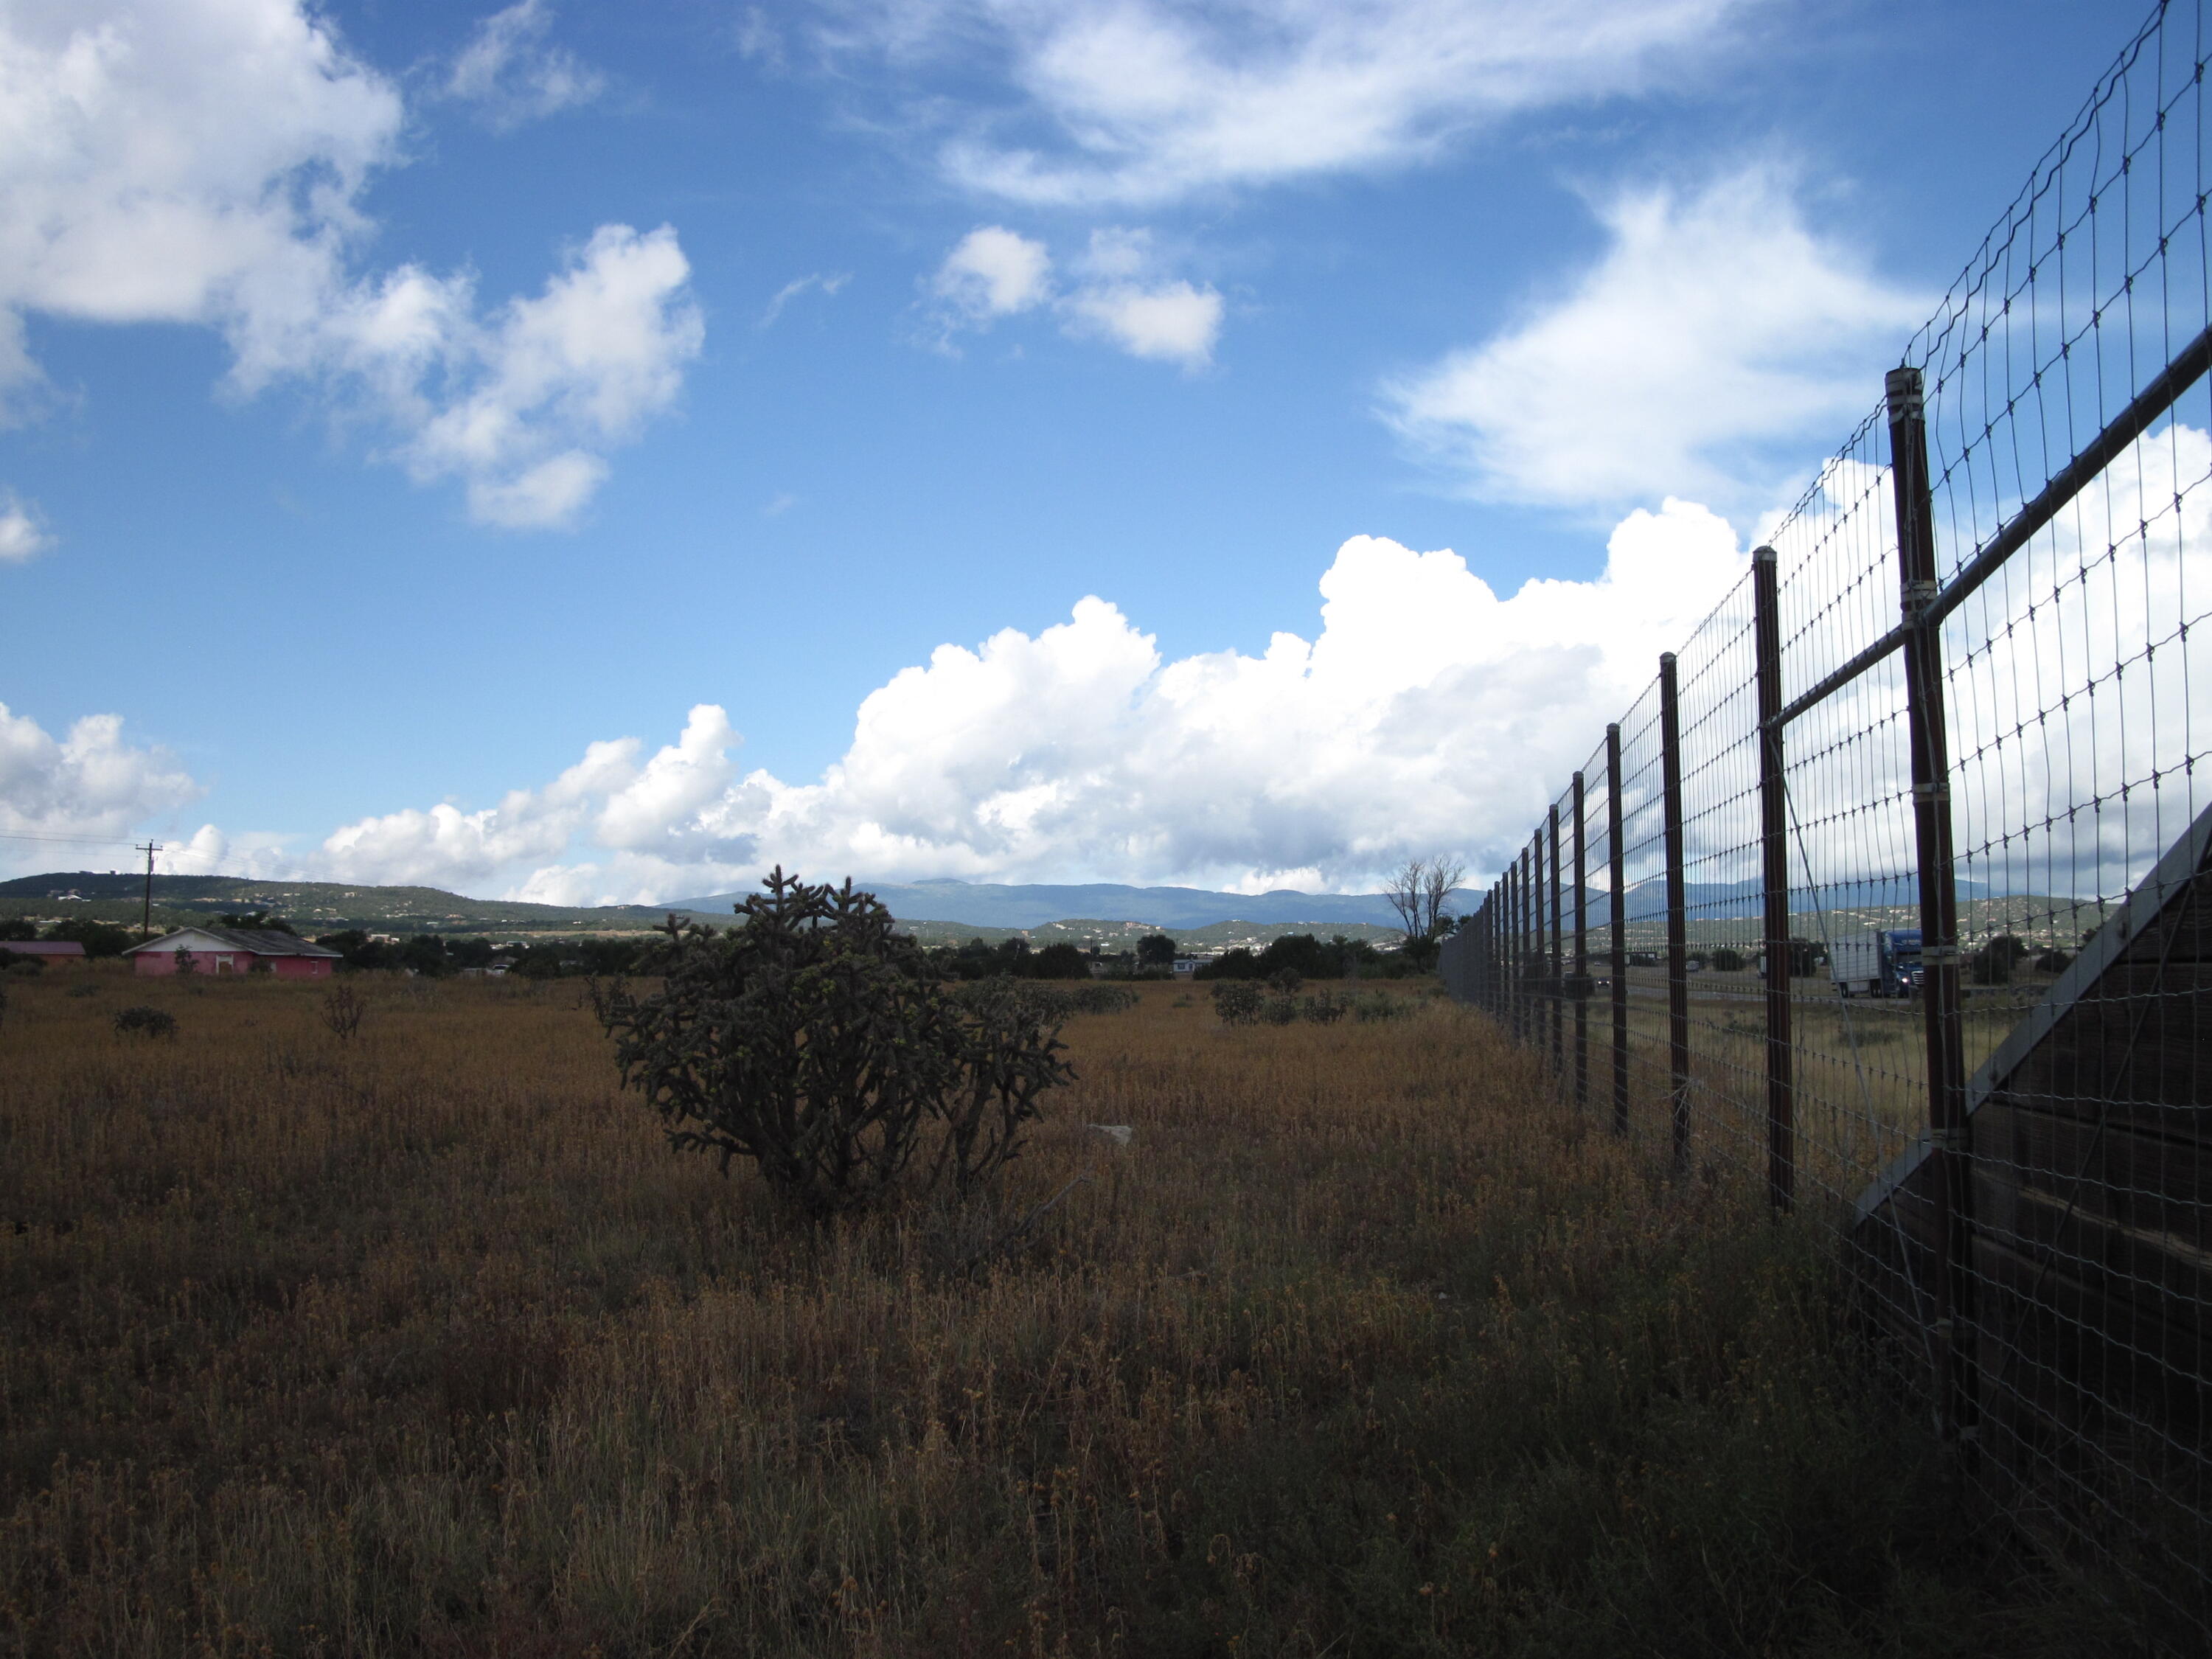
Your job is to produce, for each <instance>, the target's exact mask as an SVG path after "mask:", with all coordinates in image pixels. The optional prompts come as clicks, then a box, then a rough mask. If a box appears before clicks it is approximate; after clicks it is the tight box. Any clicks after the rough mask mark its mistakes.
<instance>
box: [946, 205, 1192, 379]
mask: <svg viewBox="0 0 2212 1659" xmlns="http://www.w3.org/2000/svg"><path fill="white" fill-rule="evenodd" d="M1157 266H1158V258H1157V256H1156V255H1155V254H1154V252H1153V250H1152V236H1151V234H1150V233H1149V232H1147V231H1145V230H1130V229H1123V228H1106V229H1101V230H1097V231H1093V232H1092V233H1091V243H1090V246H1089V247H1088V249H1087V250H1085V252H1084V253H1083V255H1082V256H1081V257H1080V258H1078V259H1077V260H1076V261H1075V262H1074V268H1075V270H1076V271H1077V272H1078V273H1079V278H1078V281H1077V282H1076V283H1075V285H1074V286H1073V288H1071V289H1066V291H1064V292H1063V291H1061V290H1060V289H1059V288H1058V287H1057V285H1056V284H1055V283H1054V280H1053V274H1052V271H1053V261H1052V255H1051V253H1050V252H1049V251H1048V249H1047V248H1046V246H1045V245H1044V244H1043V243H1042V242H1039V241H1032V240H1030V239H1029V238H1028V237H1025V236H1023V235H1021V234H1018V232H1015V231H1011V230H1008V229H1006V228H1005V227H1003V226H1000V225H982V226H979V227H977V228H975V229H974V230H972V231H970V232H969V234H967V235H966V236H965V237H963V239H962V240H961V241H960V243H959V245H958V246H956V247H955V248H954V249H953V250H952V252H951V253H949V254H947V255H946V256H945V263H944V264H941V265H940V266H939V267H938V270H937V272H936V274H935V276H933V278H932V279H931V284H930V286H931V289H932V291H933V293H934V294H935V295H936V297H937V299H938V301H939V304H940V307H941V310H940V313H939V314H940V318H941V319H942V320H943V322H944V323H945V326H946V329H947V331H948V332H949V331H951V329H953V328H959V327H966V328H977V329H980V328H986V327H988V326H989V325H991V324H992V323H994V322H995V321H997V320H998V319H1000V318H1002V317H1010V316H1012V315H1015V314H1016V313H1020V312H1024V311H1029V310H1031V309H1034V308H1036V307H1040V306H1044V305H1049V306H1050V307H1051V308H1052V309H1053V310H1054V312H1055V313H1057V314H1058V315H1059V317H1060V319H1061V322H1062V325H1063V326H1064V327H1065V328H1066V331H1067V332H1068V333H1070V334H1072V335H1075V336H1077V337H1091V338H1097V339H1103V340H1105V341H1107V342H1108V343H1110V344H1112V345H1114V346H1116V347H1118V348H1119V349H1121V350H1123V351H1126V352H1127V353H1128V354H1129V355H1130V356H1134V357H1147V358H1152V359H1154V360H1158V361H1164V362H1179V363H1181V364H1182V365H1183V366H1184V367H1185V368H1201V367H1203V366H1204V365H1205V364H1206V362H1210V361H1211V360H1212V355H1213V346H1214V343H1215V342H1216V341H1217V340H1218V338H1219V337H1220V335H1221V319H1222V301H1221V295H1219V294H1218V293H1216V292H1215V291H1214V290H1213V289H1212V288H1210V287H1209V288H1198V287H1194V286H1193V285H1192V284H1191V283H1188V282H1187V281H1183V280H1182V279H1180V278H1172V279H1170V278H1165V277H1163V276H1159V275H1158V274H1156V267H1157Z"/></svg>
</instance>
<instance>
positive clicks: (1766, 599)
mask: <svg viewBox="0 0 2212 1659" xmlns="http://www.w3.org/2000/svg"><path fill="white" fill-rule="evenodd" d="M1751 595H1752V607H1753V628H1752V632H1753V639H1754V641H1755V642H1756V646H1757V650H1758V655H1759V848H1760V853H1761V854H1762V858H1761V871H1760V873H1761V877H1762V881H1761V885H1762V886H1763V887H1764V888H1765V904H1764V907H1763V908H1764V912H1765V927H1764V932H1765V939H1766V974H1765V979H1766V1194H1767V1199H1768V1201H1769V1202H1770V1203H1771V1204H1772V1205H1773V1206H1774V1207H1775V1209H1776V1210H1778V1211H1786V1210H1788V1209H1789V1208H1790V1206H1791V1205H1792V1204H1793V1203H1795V1202H1796V1191H1797V1131H1796V1102H1795V1098H1794V1089H1793V1084H1794V1081H1795V1080H1794V1079H1793V1078H1792V1077H1791V1075H1790V967H1791V963H1790V842H1789V818H1788V812H1787V803H1786V801H1785V800H1784V796H1783V788H1784V775H1783V749H1782V612H1781V593H1780V590H1779V585H1778V567H1777V562H1776V557H1775V552H1774V550H1773V549H1772V548H1771V547H1762V548H1759V549H1758V550H1756V551H1754V552H1753V554H1752V556H1751Z"/></svg>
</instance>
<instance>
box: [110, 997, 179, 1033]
mask: <svg viewBox="0 0 2212 1659" xmlns="http://www.w3.org/2000/svg"><path fill="white" fill-rule="evenodd" d="M115 1029H116V1030H118V1031H120V1032H122V1033H124V1034H125V1036H149V1037H173V1036H176V1035H177V1017H176V1016H175V1015H174V1014H171V1013H165V1012H162V1011H161V1009H159V1008H149V1007H147V1006H145V1005H144V1004H143V1003H141V1004H139V1005H138V1006H136V1007H132V1008H125V1009H124V1010H122V1011H121V1012H118V1014H117V1015H116V1016H115Z"/></svg>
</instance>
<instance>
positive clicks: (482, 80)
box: [445, 0, 606, 132]
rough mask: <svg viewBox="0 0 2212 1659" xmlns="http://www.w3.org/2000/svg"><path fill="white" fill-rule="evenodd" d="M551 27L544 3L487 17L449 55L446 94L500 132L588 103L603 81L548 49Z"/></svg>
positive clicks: (523, 2)
mask: <svg viewBox="0 0 2212 1659" xmlns="http://www.w3.org/2000/svg"><path fill="white" fill-rule="evenodd" d="M552 27H553V8H552V7H551V6H550V5H548V4H546V3H545V0H520V3H519V4H516V5H512V6H509V7H508V8H507V9H506V10H505V11H501V12H495V13H493V14H492V15H490V16H489V17H487V18H485V19H484V20H483V22H481V23H479V24H477V29H476V33H473V34H472V35H471V36H470V37H469V41H468V44H467V45H466V46H463V47H462V48H461V50H460V51H459V52H458V53H456V54H455V55H454V58H453V67H452V69H451V70H448V71H447V76H446V85H445V92H446V95H447V97H449V98H456V99H459V100H464V101H465V102H468V103H471V104H473V105H475V106H477V109H478V110H479V111H480V112H482V114H483V119H484V121H485V122H486V123H487V124H488V125H490V126H491V127H492V128H493V129H494V130H495V131H502V132H504V131H511V130H512V129H513V128H515V127H518V126H520V125H522V124H523V123H525V122H526V121H535V120H538V119H541V118H544V117H545V116H548V115H557V114H558V113H559V112H561V111H562V110H564V109H571V108H574V106H577V105H579V104H588V103H590V102H591V101H592V100H593V99H595V98H597V97H598V96H599V94H601V93H602V92H604V91H605V90H606V77H605V76H603V75H601V74H599V71H598V70H594V69H592V68H591V67H590V66H588V65H587V64H585V63H583V62H582V60H580V58H577V56H576V55H575V54H574V52H570V51H569V50H568V48H567V47H565V46H549V45H548V44H547V43H546V35H547V34H548V33H550V30H551V29H552Z"/></svg>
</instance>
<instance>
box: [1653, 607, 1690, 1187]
mask: <svg viewBox="0 0 2212 1659" xmlns="http://www.w3.org/2000/svg"><path fill="white" fill-rule="evenodd" d="M1659 769H1660V774H1661V777H1662V785H1661V787H1662V789H1663V790H1664V791H1665V792H1666V823H1667V1091H1668V1116H1669V1119H1670V1121H1671V1123H1672V1126H1673V1127H1672V1131H1671V1133H1672V1139H1671V1140H1670V1142H1669V1146H1668V1151H1669V1158H1670V1160H1671V1162H1672V1164H1673V1167H1674V1173H1675V1174H1676V1175H1681V1174H1683V1173H1684V1172H1685V1171H1686V1170H1688V1169H1689V1167H1690V939H1689V903H1688V899H1687V896H1686V894H1685V893H1684V891H1683V886H1682V710H1681V704H1680V699H1679V698H1678V697H1677V696H1676V694H1675V685H1674V653H1673V652H1671V651H1668V652H1664V653H1662V654H1661V656H1660V658H1659Z"/></svg>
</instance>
